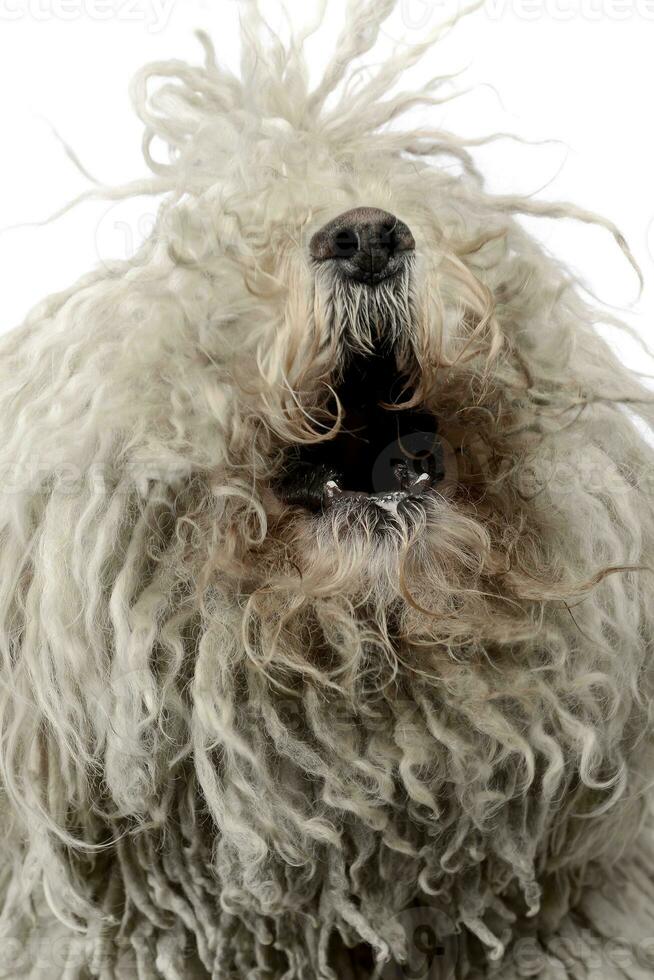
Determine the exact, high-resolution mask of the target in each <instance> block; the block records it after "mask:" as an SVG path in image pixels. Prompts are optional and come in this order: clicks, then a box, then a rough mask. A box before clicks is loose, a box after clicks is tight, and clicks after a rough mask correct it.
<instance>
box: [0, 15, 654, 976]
mask: <svg viewBox="0 0 654 980" xmlns="http://www.w3.org/2000/svg"><path fill="white" fill-rule="evenodd" d="M393 5H394V4H393V0H372V2H361V0H355V2H352V3H350V8H349V14H348V20H347V23H346V24H345V26H344V28H343V32H342V34H341V36H340V38H339V39H338V40H337V44H336V49H335V54H334V56H333V58H332V59H331V61H329V62H328V65H327V68H326V70H325V72H324V75H323V77H322V80H321V81H320V82H319V84H317V86H316V85H315V84H314V85H313V86H312V85H310V84H309V81H308V71H307V65H306V60H305V51H306V42H307V39H308V38H309V36H310V35H311V34H313V33H314V32H315V30H317V29H318V27H319V19H320V18H319V16H317V18H316V22H315V23H313V24H312V25H310V26H309V27H307V28H306V30H305V31H304V33H303V34H301V33H298V32H297V31H296V32H295V34H294V35H292V36H291V37H290V39H289V38H286V39H280V37H279V36H277V35H276V34H274V33H273V32H272V30H270V29H269V28H268V27H267V25H266V23H265V22H264V20H263V18H262V16H261V14H260V12H259V10H258V8H257V5H256V3H255V2H248V3H247V4H245V5H244V8H243V55H242V74H241V77H240V78H237V77H235V76H234V74H232V73H231V72H229V71H228V70H226V69H225V68H223V67H221V65H220V64H218V63H217V61H216V58H215V55H214V52H213V49H212V47H211V45H210V43H209V41H208V39H207V38H206V37H205V36H204V35H201V36H200V38H201V41H202V44H203V45H204V49H205V56H206V57H205V60H204V64H203V65H201V66H199V67H198V66H192V65H188V64H185V63H182V62H177V61H175V62H166V63H161V64H155V65H151V66H149V67H148V68H147V69H145V70H144V71H143V72H142V73H141V74H140V75H139V76H138V77H137V79H136V81H135V83H134V88H133V96H134V103H135V106H136V108H137V111H138V113H139V115H140V117H141V119H142V120H143V123H144V126H145V137H144V147H145V155H146V159H147V161H148V163H149V165H150V167H151V170H152V177H151V178H149V179H148V180H147V181H142V182H137V183H135V184H133V185H130V186H128V187H122V188H117V189H114V190H106V194H107V195H108V196H110V197H113V198H114V199H116V198H120V197H121V196H128V195H130V194H134V193H138V194H143V193H151V194H156V195H159V194H161V195H163V196H162V200H161V205H160V209H159V212H158V219H157V223H156V227H155V229H154V231H153V232H152V234H151V235H150V236H149V238H148V239H147V241H146V242H145V244H144V245H143V246H142V247H141V248H140V250H139V251H138V252H137V254H136V255H134V256H133V257H132V258H130V259H129V260H128V261H124V262H120V263H119V262H117V263H114V264H112V265H110V266H107V265H104V266H103V267H101V268H98V269H97V270H96V271H95V272H92V273H91V274H90V275H87V276H86V277H85V278H83V279H82V280H80V281H79V282H78V283H76V284H75V285H74V286H73V287H72V288H71V289H69V290H67V291H65V292H63V293H59V294H58V295H55V296H51V297H50V298H49V299H47V300H46V301H44V302H43V303H41V305H39V306H38V307H37V308H36V309H35V310H34V311H33V312H32V313H31V315H30V316H29V317H28V318H27V321H26V322H25V323H24V324H23V326H22V327H20V328H19V329H18V330H16V331H14V332H13V333H10V334H9V335H8V336H6V337H5V339H4V340H3V341H2V345H1V353H2V357H1V365H2V366H1V371H2V386H1V394H0V427H1V433H2V434H1V437H0V462H1V466H0V472H1V475H2V493H1V494H0V521H1V523H0V535H1V552H0V572H1V575H0V651H1V657H2V661H1V680H2V683H1V685H0V760H1V765H0V782H1V784H2V797H1V802H0V806H1V809H2V816H3V834H2V845H1V848H2V851H1V853H2V860H1V862H0V894H1V896H2V918H1V923H0V924H1V926H2V937H3V938H2V941H1V942H0V962H1V963H2V969H3V971H4V972H3V974H2V975H3V976H5V977H10V978H14V977H18V976H31V977H39V978H48V980H50V978H54V977H66V978H69V980H70V978H80V980H81V978H88V977H95V978H100V980H109V978H120V980H126V978H138V980H146V978H147V980H150V978H165V980H186V978H194V977H198V978H199V977H212V978H214V980H233V978H248V980H316V978H319V980H351V978H368V977H369V978H378V980H390V978H395V980H401V978H413V980H416V978H417V980H435V978H440V980H443V978H483V977H489V976H498V977H501V978H517V977H526V976H539V977H541V978H546V980H554V978H556V980H560V978H563V977H575V978H577V977H579V978H581V977H583V978H590V977H593V978H599V977H601V978H602V980H610V978H614V977H615V978H623V977H625V978H627V977H628V978H630V980H634V978H637V977H651V975H652V970H654V915H653V914H652V911H653V910H654V886H653V885H652V882H651V875H652V873H653V871H654V858H653V854H652V850H651V848H650V844H649V842H648V838H647V832H648V826H649V824H648V819H647V811H648V805H649V794H648V790H649V786H650V783H651V780H652V775H653V773H654V762H653V756H652V745H651V734H652V732H651V717H652V707H653V706H654V696H653V691H652V673H653V672H652V667H651V665H652V635H653V621H654V611H653V607H652V598H651V597H652V571H651V566H652V565H653V563H654V554H653V551H654V506H653V495H652V486H651V483H650V477H651V472H652V469H651V468H652V462H653V458H654V457H653V451H652V449H651V447H650V444H649V442H648V439H647V435H646V434H647V429H648V426H650V425H651V423H652V421H653V419H654V412H653V410H652V398H651V396H650V394H649V391H648V389H647V388H646V387H645V386H644V385H643V383H642V382H641V380H640V378H639V377H637V376H636V375H635V374H634V373H632V372H631V371H629V370H627V369H626V368H625V367H624V366H623V365H622V364H621V362H620V361H619V360H618V359H617V358H616V357H615V355H614V354H613V353H612V351H611V349H610V348H609V347H608V346H607V344H606V343H605V342H604V341H603V340H602V339H601V337H600V336H599V334H598V331H597V329H596V326H597V324H598V323H599V322H600V321H602V322H604V323H605V322H606V321H607V314H606V312H605V311H598V310H597V309H595V308H594V307H593V306H592V305H589V302H587V301H586V299H584V298H583V296H582V294H581V290H580V289H579V288H578V283H577V281H576V280H575V278H574V276H573V275H572V274H571V273H570V271H569V270H567V269H566V268H564V267H563V266H562V265H561V264H560V263H558V262H557V261H556V260H555V259H553V258H552V257H551V256H550V255H548V254H546V252H545V251H544V250H543V248H542V247H541V246H540V245H539V244H538V243H537V242H535V241H534V240H533V239H532V238H531V237H529V235H528V234H527V233H526V232H525V231H524V230H523V228H522V226H521V225H520V224H519V223H518V222H517V221H516V216H517V215H542V216H546V217H548V218H563V219H565V218H570V217H576V218H577V219H580V220H581V221H585V222H594V223H597V224H599V225H601V226H603V227H604V228H605V229H607V230H608V231H610V232H612V233H613V234H614V235H615V237H616V239H617V241H618V244H619V246H620V248H621V249H622V251H623V252H624V253H625V255H626V256H627V258H629V259H631V256H630V253H629V251H628V249H627V246H626V244H625V243H624V241H623V240H622V239H621V237H620V235H619V233H618V232H617V230H616V229H615V228H614V227H613V226H612V225H611V224H610V223H608V222H606V221H603V220H602V219H600V218H597V217H595V216H594V215H592V214H589V213H587V212H584V211H580V210H579V209H576V208H573V207H571V206H569V205H553V204H539V203H536V202H535V201H533V200H531V199H529V200H526V199H523V198H521V197H513V196H503V197H498V196H493V195H491V194H489V193H488V192H487V190H486V189H485V187H484V183H483V180H482V177H481V175H480V174H479V172H478V171H477V169H476V167H475V164H474V161H473V158H472V156H471V153H470V146H469V144H468V143H466V142H465V141H463V140H461V139H457V138H455V137H454V136H452V135H451V134H449V133H446V132H443V131H441V130H438V129H429V128H420V129H416V128H413V129H411V128H402V124H401V122H398V120H400V117H402V116H403V114H404V113H406V111H407V110H409V109H411V107H413V106H415V105H416V104H430V103H433V102H437V101H439V100H440V99H441V93H440V92H439V86H440V85H442V84H443V81H444V80H443V79H442V78H441V79H439V78H436V79H435V80H434V81H433V83H432V84H430V85H429V86H427V87H425V88H424V89H423V90H421V91H419V92H417V93H415V92H408V93H407V92H404V91H403V90H402V88H401V85H400V86H399V87H398V85H396V83H397V82H398V81H399V80H400V78H401V75H402V73H403V72H404V70H405V69H406V68H408V67H410V66H411V65H413V64H414V63H415V62H416V61H417V60H418V59H419V58H420V57H421V56H423V55H424V54H425V53H427V52H428V51H429V50H430V47H429V45H430V43H431V40H433V39H430V40H429V42H427V41H425V42H424V43H421V44H419V45H417V46H413V47H407V46H400V47H398V48H397V49H396V51H395V53H394V54H392V55H391V56H390V57H389V58H387V59H386V60H384V61H382V62H381V63H380V62H379V59H378V58H376V57H375V55H374V54H372V55H371V56H370V66H369V67H367V68H366V69H365V70H362V67H361V65H362V61H361V59H362V58H363V59H364V60H365V56H366V55H367V54H368V53H369V52H371V51H372V49H373V47H374V46H375V44H376V41H377V38H378V35H379V31H380V27H381V25H382V23H383V22H384V19H385V18H386V17H387V16H388V15H389V13H390V12H391V9H392V7H393ZM318 6H319V7H320V5H318ZM322 6H323V8H324V4H322ZM320 12H321V11H320V9H318V10H317V11H316V13H317V15H319V14H320ZM482 26H483V25H482ZM153 83H154V84H153ZM391 122H392V123H393V125H392V126H391V125H388V124H389V123H391ZM153 140H157V141H159V143H160V144H161V143H162V142H163V143H164V144H167V146H168V150H169V157H168V162H165V163H163V162H159V157H160V154H158V155H155V154H154V152H153V153H151V152H150V149H151V145H152V142H153ZM99 193H102V194H104V193H105V190H103V189H101V191H100V192H99ZM643 433H645V435H643Z"/></svg>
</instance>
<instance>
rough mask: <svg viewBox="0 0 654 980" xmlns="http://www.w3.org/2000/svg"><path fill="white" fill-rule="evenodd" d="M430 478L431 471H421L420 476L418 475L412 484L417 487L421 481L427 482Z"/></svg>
mask: <svg viewBox="0 0 654 980" xmlns="http://www.w3.org/2000/svg"><path fill="white" fill-rule="evenodd" d="M428 479H429V473H421V474H420V476H418V477H416V479H415V480H414V481H413V483H412V484H411V486H413V487H417V486H418V485H419V484H420V483H426V482H427V480H428Z"/></svg>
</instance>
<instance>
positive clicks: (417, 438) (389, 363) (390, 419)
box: [278, 351, 442, 510]
mask: <svg viewBox="0 0 654 980" xmlns="http://www.w3.org/2000/svg"><path fill="white" fill-rule="evenodd" d="M336 392H337V395H338V399H339V402H340V404H341V411H342V412H343V413H344V416H343V419H342V427H341V430H340V432H339V433H338V435H336V436H335V437H334V438H333V439H331V440H329V441H326V442H322V443H317V444H313V445H307V446H295V447H293V448H292V449H291V450H289V452H288V453H287V457H286V461H285V466H284V471H283V474H282V476H281V479H280V481H279V485H278V491H279V493H280V496H281V497H282V498H283V499H284V500H285V501H286V502H287V503H292V504H298V505H300V506H303V507H306V508H307V509H309V510H320V509H322V508H326V507H330V506H335V505H337V504H338V503H340V502H342V501H346V500H350V501H351V500H352V499H353V498H355V499H357V500H359V501H361V502H368V503H378V504H383V503H384V502H386V503H400V502H401V501H403V500H406V499H413V498H417V497H420V496H422V495H423V494H424V493H425V492H426V491H427V490H428V489H429V488H430V487H432V486H434V484H435V483H437V482H438V481H439V479H441V478H442V453H441V451H440V444H439V440H438V424H437V419H436V417H435V416H434V415H433V414H432V413H430V412H426V411H422V410H414V409H402V410H398V409H393V408H392V407H389V408H386V407H384V404H388V405H391V406H392V405H394V404H398V403H402V402H405V401H407V400H408V399H409V398H410V395H411V391H410V390H409V389H408V387H407V383H406V379H405V378H404V377H403V376H402V374H401V373H399V372H398V368H397V365H396V358H395V356H394V354H393V353H392V352H390V351H389V352H386V353H379V354H371V355H365V356H363V355H353V356H350V358H349V360H348V362H347V363H346V365H345V368H344V371H343V376H342V378H341V379H340V382H339V383H338V385H337V386H336ZM328 408H329V409H330V410H331V411H332V412H333V413H334V414H336V402H335V400H333V401H332V403H331V404H329V405H328Z"/></svg>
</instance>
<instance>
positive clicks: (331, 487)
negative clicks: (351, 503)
mask: <svg viewBox="0 0 654 980" xmlns="http://www.w3.org/2000/svg"><path fill="white" fill-rule="evenodd" d="M325 493H326V494H327V496H328V497H334V496H335V495H336V494H338V493H343V491H342V490H341V488H340V487H339V485H338V483H337V482H336V480H327V483H326V484H325Z"/></svg>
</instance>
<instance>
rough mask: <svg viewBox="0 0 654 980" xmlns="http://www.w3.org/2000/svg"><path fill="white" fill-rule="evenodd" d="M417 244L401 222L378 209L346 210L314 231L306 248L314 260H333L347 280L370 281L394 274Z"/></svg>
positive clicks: (392, 215) (373, 281)
mask: <svg viewBox="0 0 654 980" xmlns="http://www.w3.org/2000/svg"><path fill="white" fill-rule="evenodd" d="M415 247H416V243H415V241H414V240H413V235H412V234H411V231H410V229H409V228H408V227H407V225H405V224H404V222H403V221H400V219H399V218H396V217H395V215H394V214H390V212H388V211H381V210H380V209H379V208H354V209H353V210H352V211H345V213H344V214H339V216H338V217H337V218H334V220H333V221H330V222H329V223H328V224H326V225H324V227H322V228H321V229H320V231H317V232H316V234H315V235H314V236H313V238H312V239H311V242H310V243H309V251H310V253H311V256H312V258H313V259H315V260H316V261H317V262H322V261H325V260H326V259H335V260H336V261H337V263H338V268H339V271H340V272H341V273H342V274H343V275H345V276H347V277H348V278H349V279H355V280H356V281H357V282H365V283H368V284H373V283H376V282H380V281H381V280H383V279H388V278H389V277H390V276H392V275H395V274H396V273H397V272H399V270H400V269H401V267H402V265H403V260H404V256H405V254H406V253H407V252H411V251H413V249H414V248H415Z"/></svg>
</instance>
